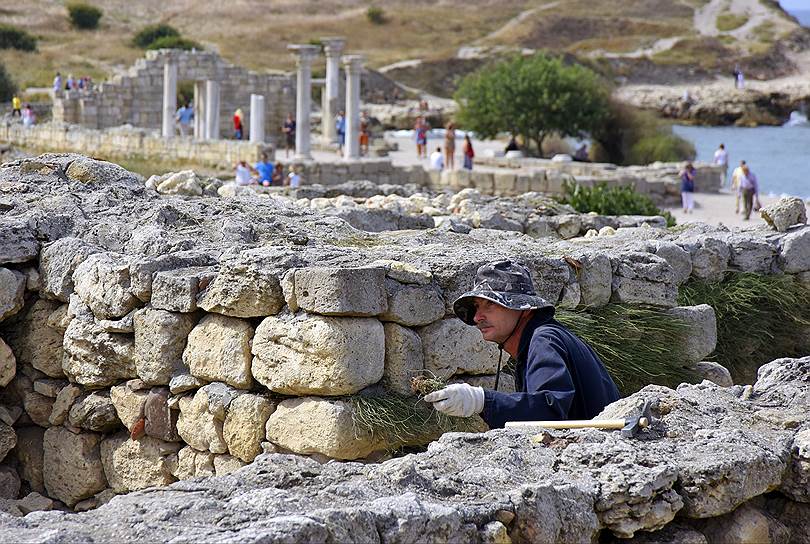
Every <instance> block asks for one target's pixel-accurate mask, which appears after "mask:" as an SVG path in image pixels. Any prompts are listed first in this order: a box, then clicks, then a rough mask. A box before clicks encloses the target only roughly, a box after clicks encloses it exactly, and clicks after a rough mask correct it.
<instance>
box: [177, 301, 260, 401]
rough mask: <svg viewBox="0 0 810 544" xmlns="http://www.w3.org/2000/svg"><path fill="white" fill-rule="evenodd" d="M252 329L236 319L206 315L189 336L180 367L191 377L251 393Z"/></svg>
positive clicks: (244, 322)
mask: <svg viewBox="0 0 810 544" xmlns="http://www.w3.org/2000/svg"><path fill="white" fill-rule="evenodd" d="M252 338H253V327H252V326H251V325H250V324H249V323H248V322H247V321H243V320H241V319H238V318H235V317H226V316H222V315H217V314H209V315H206V316H205V317H204V318H202V319H201V320H200V322H199V323H198V324H197V325H196V326H195V327H194V329H193V330H192V331H191V333H190V334H189V336H188V343H187V345H186V348H185V350H184V351H183V363H185V365H186V366H188V368H189V370H190V372H191V375H192V376H196V377H198V378H202V379H204V380H208V381H222V382H225V383H227V384H230V385H233V386H234V387H238V388H240V389H250V386H251V385H252V383H253V381H252V378H251V369H250V366H251V355H250V349H251V339H252Z"/></svg>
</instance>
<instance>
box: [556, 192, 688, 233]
mask: <svg viewBox="0 0 810 544" xmlns="http://www.w3.org/2000/svg"><path fill="white" fill-rule="evenodd" d="M557 200H558V201H559V202H561V203H562V204H568V205H569V206H572V207H573V208H574V209H575V210H576V211H578V212H580V213H590V212H595V213H598V214H600V215H661V216H663V217H664V218H666V220H667V226H668V227H671V226H673V225H675V218H674V217H673V216H672V214H671V213H669V212H668V211H663V210H661V209H659V208H658V206H656V205H655V203H654V202H653V201H652V199H651V198H650V197H648V196H647V195H642V194H640V193H637V192H636V191H635V190H634V189H633V188H632V187H615V186H613V187H611V186H608V184H607V183H599V184H597V185H595V186H594V187H583V186H582V185H579V184H576V183H568V182H566V183H564V184H563V196H561V197H558V198H557Z"/></svg>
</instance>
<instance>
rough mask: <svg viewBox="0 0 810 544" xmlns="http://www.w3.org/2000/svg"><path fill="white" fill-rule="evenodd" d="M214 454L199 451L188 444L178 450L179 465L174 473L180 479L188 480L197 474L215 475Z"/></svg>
mask: <svg viewBox="0 0 810 544" xmlns="http://www.w3.org/2000/svg"><path fill="white" fill-rule="evenodd" d="M214 457H215V456H214V454H213V453H211V452H208V451H198V450H195V449H194V448H192V447H191V446H186V447H185V448H183V449H181V450H180V451H179V452H177V465H176V467H174V469H173V471H172V475H173V476H174V477H176V478H177V479H178V480H188V479H190V478H194V477H196V476H214V474H215V468H214Z"/></svg>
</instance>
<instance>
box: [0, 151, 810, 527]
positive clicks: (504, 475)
mask: <svg viewBox="0 0 810 544" xmlns="http://www.w3.org/2000/svg"><path fill="white" fill-rule="evenodd" d="M147 181H148V180H144V179H143V178H142V177H140V176H137V175H134V174H131V173H130V172H127V171H126V170H124V169H122V168H121V167H119V166H116V165H114V164H111V163H107V162H102V161H96V160H92V159H88V158H86V157H83V156H80V155H70V154H61V155H60V154H51V155H42V156H40V157H37V158H32V159H24V160H20V161H16V162H12V163H6V164H4V165H3V166H2V168H0V210H2V215H0V267H2V268H0V275H2V278H3V281H2V282H0V320H2V323H0V338H2V343H0V384H2V385H3V386H4V388H3V389H2V390H0V399H1V400H0V457H2V458H4V461H3V468H2V469H0V476H1V477H2V480H0V481H2V483H3V485H2V488H3V489H5V490H11V493H9V492H8V491H5V493H6V496H5V497H4V498H3V500H2V503H0V526H2V527H3V529H2V531H3V532H4V534H6V535H10V538H11V539H12V540H31V539H42V538H46V536H45V535H46V534H53V533H52V532H53V531H56V532H57V533H58V534H59V535H61V536H60V537H59V538H64V539H70V540H75V539H78V540H89V539H93V540H122V541H131V540H143V539H151V540H170V539H172V538H174V539H175V540H176V539H178V538H179V539H180V540H184V541H185V540H192V539H193V540H197V541H200V540H202V541H223V540H226V541H227V540H239V541H243V540H264V541H281V540H282V539H283V540H285V541H296V542H307V541H313V540H318V541H335V542H340V541H346V540H353V541H374V542H404V541H425V540H448V541H457V540H458V541H480V542H508V541H510V539H511V541H514V542H522V541H533V542H537V541H548V542H570V541H591V540H593V539H595V538H597V536H598V535H600V534H602V535H603V537H602V538H608V535H613V537H616V538H622V539H626V538H630V537H633V538H635V539H637V540H639V541H642V542H652V541H656V542H660V541H694V542H704V541H706V540H701V539H706V538H709V539H710V541H714V540H711V539H712V536H711V535H717V534H737V533H739V534H740V535H741V536H739V538H738V539H737V540H734V541H739V542H743V541H746V542H751V541H758V540H756V538H757V537H758V536H763V535H765V536H767V538H768V539H770V540H766V541H771V542H803V541H804V540H803V539H804V538H805V536H806V535H807V534H808V532H807V529H808V528H807V526H806V523H807V522H806V520H807V519H808V516H807V513H808V507H807V506H806V505H807V502H808V501H810V495H808V489H810V488H808V481H809V480H810V434H808V433H809V432H810V428H808V427H807V425H808V423H807V421H808V414H810V403H808V398H810V397H808V396H809V395H810V381H808V376H810V359H808V358H804V359H783V360H778V361H774V362H773V363H771V364H769V365H767V366H765V367H763V368H762V369H760V371H759V377H758V380H757V382H756V383H755V384H753V387H751V385H746V384H745V383H742V384H738V385H732V381H731V376H730V375H729V374H728V371H727V370H725V369H723V368H722V367H720V366H719V365H717V364H716V363H705V362H704V361H705V359H706V358H707V356H709V355H710V354H711V353H712V352H713V351H714V349H715V343H716V342H717V332H716V331H717V324H716V323H717V322H716V316H715V312H714V310H713V309H712V307H711V306H707V305H699V306H686V307H684V306H678V292H679V287H680V286H682V285H683V284H684V283H685V282H687V281H688V280H690V279H701V280H708V281H720V280H722V278H723V276H724V274H725V273H726V271H728V270H733V271H739V272H746V273H755V274H760V275H763V274H764V275H773V274H778V275H788V276H789V277H792V278H795V281H799V282H805V283H807V282H808V281H809V280H810V227H807V226H801V225H799V226H792V225H794V224H795V223H801V222H802V221H803V219H805V218H803V217H801V215H802V214H801V213H796V210H794V209H792V208H790V206H789V205H788V203H786V204H785V208H784V209H781V210H775V211H774V212H773V213H774V216H775V217H776V222H775V223H774V224H775V225H776V226H778V230H776V229H769V228H766V227H759V228H757V227H753V228H750V229H747V230H734V231H731V230H728V229H725V228H722V227H708V226H706V225H687V226H683V227H676V228H675V229H667V228H666V227H665V223H662V221H663V218H658V219H656V218H643V219H642V218H624V219H622V218H605V217H600V216H593V215H579V214H576V213H573V211H572V210H570V209H566V208H565V207H562V206H559V205H558V206H554V205H552V203H551V201H549V200H548V199H547V198H544V197H542V196H541V195H539V194H532V193H529V194H526V195H523V196H514V197H502V198H500V199H499V198H494V197H487V196H486V195H482V194H481V193H480V192H478V191H476V190H473V189H469V188H468V189H466V192H464V191H462V192H460V193H457V194H454V193H452V192H446V193H443V191H445V190H446V189H443V188H442V187H441V186H440V185H439V186H432V185H431V184H430V179H428V180H426V182H425V183H424V184H423V185H422V186H421V187H420V188H411V189H410V190H408V189H407V188H406V187H404V186H401V185H400V186H399V187H400V189H401V190H400V193H401V195H397V194H396V192H395V187H397V186H396V185H391V184H389V185H387V186H386V185H384V184H381V185H377V184H374V183H353V184H348V185H344V186H335V185H332V186H331V187H330V186H324V187H320V188H318V187H311V188H302V193H301V194H299V195H286V194H277V193H273V192H256V191H253V190H250V191H249V192H247V193H245V192H240V193H239V194H234V195H231V196H228V195H227V194H226V195H224V196H222V195H221V194H219V193H218V192H217V191H216V190H214V191H213V192H206V193H205V194H200V195H199V196H189V194H161V193H160V192H158V191H156V190H155V188H154V187H155V183H156V181H155V180H150V181H151V182H152V183H151V184H149V183H147ZM164 181H165V180H164ZM186 181H188V180H186ZM375 186H376V189H375ZM304 189H306V190H309V191H310V193H308V194H307V193H305V192H304ZM330 190H331V191H332V192H331V193H330V192H329V191H330ZM417 191H421V193H420V192H417ZM347 193H348V194H352V193H354V194H355V195H356V200H355V199H353V198H352V197H351V196H348V195H347ZM386 194H387V195H388V196H386ZM442 194H444V196H442ZM341 195H343V196H341ZM340 199H343V200H344V201H347V200H351V201H352V202H353V204H354V205H348V204H346V205H345V206H340V205H339V204H337V201H340ZM369 202H371V203H372V204H371V205H369ZM374 202H376V205H375V204H373V203H374ZM406 202H407V203H409V204H406ZM386 204H388V209H386V208H385V205H386ZM394 204H396V206H398V211H397V212H396V213H398V214H399V215H398V216H397V217H398V218H395V219H396V221H395V224H393V225H390V228H381V229H376V228H371V227H366V228H363V229H362V230H361V229H359V228H355V227H353V226H352V224H354V225H357V226H360V227H363V225H364V224H369V225H372V224H374V222H375V221H378V220H379V217H377V218H376V219H375V218H374V216H375V213H377V212H375V209H376V210H380V211H387V212H390V213H392V214H393V213H394V212H393V211H392V210H391V208H392V206H394ZM409 206H410V208H409ZM341 207H343V208H347V209H350V210H352V211H351V214H353V215H354V216H355V217H354V219H352V218H350V217H348V215H346V214H345V210H343V211H341V210H339V208H341ZM336 210H337V211H336ZM433 210H436V211H433ZM499 210H501V212H499ZM338 212H340V213H338ZM426 212H427V213H426ZM510 213H511V215H510ZM364 215H366V216H367V217H366V218H365V219H363V216H364ZM378 215H379V214H378ZM344 217H346V218H347V219H344ZM487 218H489V219H487ZM389 219H390V217H389ZM363 221H365V222H366V223H363ZM397 221H402V222H403V223H397ZM408 221H410V223H408ZM509 221H511V222H512V223H511V225H510V223H509ZM417 224H418V225H417ZM529 225H531V228H529ZM540 225H543V226H542V227H541V226H540ZM510 226H511V228H510ZM493 227H494V228H493ZM518 227H519V228H518ZM403 228H404V229H408V230H402V229H403ZM372 231H384V232H372ZM507 256H509V257H518V258H520V259H521V260H522V261H524V262H525V263H526V264H527V265H528V266H529V267H530V268H531V270H532V272H533V274H535V280H536V283H537V285H538V286H539V287H540V289H541V294H542V295H543V296H544V297H546V298H547V299H548V300H551V301H554V302H555V303H557V304H558V308H559V309H560V311H564V310H572V311H573V310H576V309H577V308H580V309H582V308H598V307H611V306H613V305H617V306H621V305H645V307H647V308H656V309H657V310H656V311H658V312H660V313H663V314H666V315H669V316H671V318H672V319H673V320H678V322H680V323H683V325H684V327H686V328H687V329H688V331H689V334H688V335H685V336H684V337H683V338H684V344H683V345H679V346H672V349H673V350H676V349H677V350H680V351H679V352H680V353H683V354H685V355H684V357H685V358H686V359H687V360H684V363H685V364H686V366H687V367H688V368H685V369H684V371H685V372H688V373H689V374H690V375H691V376H693V381H694V383H695V384H694V385H682V386H680V387H678V388H677V389H670V388H667V387H663V386H649V387H646V388H644V389H643V390H642V391H640V392H638V393H635V394H633V395H630V396H629V397H627V398H625V399H622V400H621V401H619V402H617V403H615V404H613V405H611V406H609V407H608V408H607V409H606V411H605V413H604V414H603V416H605V417H612V416H622V417H623V416H628V415H632V413H634V411H637V410H638V409H639V407H640V404H641V403H643V401H644V400H650V401H652V402H653V407H654V415H655V419H654V424H653V426H652V428H651V430H650V431H648V432H646V433H645V434H644V435H643V436H640V437H638V438H630V439H628V438H622V437H621V436H619V435H618V434H617V433H610V432H602V431H593V430H591V431H567V432H556V431H555V432H549V433H547V434H546V435H545V438H543V439H542V441H541V442H540V443H536V444H535V443H532V441H531V437H532V436H533V435H534V434H536V433H529V434H527V433H525V432H520V431H504V430H499V431H490V432H489V433H487V434H453V433H451V434H446V435H445V436H444V437H442V438H441V439H440V440H438V442H435V443H433V444H432V445H430V447H429V448H428V449H427V451H426V452H424V453H417V454H411V455H404V456H399V455H395V456H394V457H393V458H391V454H392V452H394V451H396V450H398V449H399V448H402V447H408V446H412V445H418V444H424V443H426V441H429V440H430V439H431V438H432V439H436V438H438V435H434V436H432V437H430V438H427V440H426V439H425V437H421V440H411V439H407V438H406V439H404V440H401V441H396V440H394V439H392V438H391V437H390V436H389V435H386V434H385V433H383V432H376V431H375V429H374V428H368V427H364V426H362V425H359V424H358V420H357V413H356V411H357V409H358V406H360V405H359V404H357V403H358V402H361V401H362V400H363V399H369V398H372V399H380V398H386V397H389V396H391V395H406V396H407V395H413V390H412V389H411V384H410V378H412V377H413V376H416V375H420V374H422V373H424V372H425V371H429V372H430V374H431V375H433V376H436V377H439V378H442V379H445V380H449V381H453V380H464V381H467V382H470V383H475V384H487V385H488V386H490V387H491V385H492V382H493V373H494V371H495V366H496V364H497V354H498V351H497V349H496V348H495V346H494V345H492V344H487V343H485V342H484V341H483V340H482V338H481V336H480V334H478V333H477V331H475V329H472V328H469V327H466V326H464V325H463V324H462V323H461V322H460V321H459V320H458V319H456V318H454V317H453V316H452V314H451V312H450V308H449V305H450V303H451V302H452V301H453V300H454V298H455V297H456V296H457V295H458V294H460V293H461V292H463V291H465V290H466V289H467V288H468V287H469V286H470V284H471V281H472V277H473V275H474V273H475V270H476V269H477V267H478V266H479V265H480V264H483V263H485V262H487V261H490V260H493V259H495V258H500V257H507ZM704 377H705V378H708V379H709V380H711V381H703V382H702V383H701V380H702V379H703V378H704ZM507 386H508V385H507ZM413 402H416V399H415V398H414V401H413ZM332 460H337V461H332ZM351 460H359V461H362V463H350V462H349V463H347V462H345V461H351ZM246 465H247V466H246ZM243 467H244V468H243ZM212 476H221V477H222V478H211V477H212ZM192 478H196V479H193V480H190V481H183V480H189V479H192ZM178 480H180V481H179V482H178ZM173 482H177V483H174V484H173V485H172V483H173ZM155 486H157V488H155ZM165 486H169V487H165ZM145 488H153V489H151V490H149V491H139V490H143V489H145ZM127 493H129V494H127ZM9 494H10V495H12V496H8V495H9ZM120 495H123V496H120ZM91 509H92V510H93V512H92V513H88V514H74V513H65V512H71V511H76V512H81V511H85V510H91ZM38 510H54V511H51V512H35V511H38ZM29 512H35V513H31V514H29V515H27V516H25V517H19V516H21V515H23V514H27V513H29ZM123 519H126V520H128V521H127V522H126V525H125V526H124V525H122V524H121V523H120V520H123ZM125 527H126V528H125ZM651 531H658V532H651ZM728 531H732V533H729V532H728ZM733 531H737V533H733ZM179 535H181V536H179ZM752 535H753V536H752ZM763 538H764V537H763ZM656 539H657V540H656ZM667 539H669V540H667ZM752 539H753V540H752Z"/></svg>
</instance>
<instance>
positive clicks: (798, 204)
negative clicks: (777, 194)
mask: <svg viewBox="0 0 810 544" xmlns="http://www.w3.org/2000/svg"><path fill="white" fill-rule="evenodd" d="M759 213H760V215H762V219H764V220H765V222H766V223H768V225H770V226H771V228H773V229H775V230H778V231H779V232H787V230H788V227H791V226H792V225H796V224H799V223H801V224H806V223H807V207H806V205H805V203H804V201H803V200H802V199H801V198H797V197H795V196H793V197H782V198H780V199H779V200H778V201H777V202H775V203H773V204H771V205H770V206H765V207H764V208H762V209H761V210H760V212H759Z"/></svg>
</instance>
